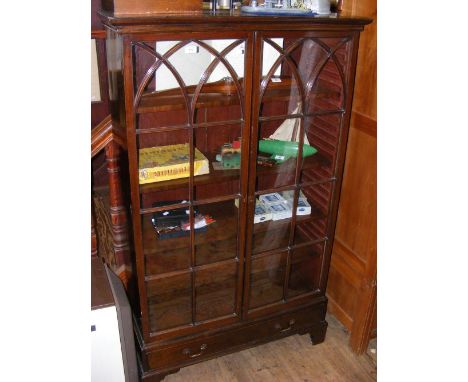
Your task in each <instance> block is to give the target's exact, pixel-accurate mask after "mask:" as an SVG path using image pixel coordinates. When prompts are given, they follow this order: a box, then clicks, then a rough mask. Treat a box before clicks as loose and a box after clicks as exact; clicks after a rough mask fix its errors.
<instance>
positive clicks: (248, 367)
mask: <svg viewBox="0 0 468 382" xmlns="http://www.w3.org/2000/svg"><path fill="white" fill-rule="evenodd" d="M327 321H328V324H329V325H328V331H327V337H326V339H325V342H323V343H321V344H319V345H316V346H312V343H311V342H310V338H309V336H308V335H305V336H299V335H295V336H291V337H287V338H284V339H282V340H278V341H274V342H270V343H268V344H265V345H261V346H257V347H255V348H252V349H247V350H243V351H241V352H238V353H234V354H229V355H226V356H224V357H220V358H216V359H213V360H211V361H206V362H202V363H199V364H196V365H192V366H189V367H185V368H182V369H180V371H179V372H178V373H176V374H172V375H170V376H167V377H166V378H165V379H164V382H187V381H194V382H195V381H203V382H260V381H261V382H269V381H288V382H315V381H319V382H322V381H330V382H367V381H376V380H377V379H376V374H377V368H376V364H375V363H374V361H373V360H372V358H371V357H369V356H368V355H367V354H364V355H361V356H357V355H355V354H354V353H353V352H352V351H351V349H350V348H349V346H348V339H349V335H348V333H347V331H346V329H345V328H344V326H342V325H341V324H340V323H339V321H338V320H337V319H336V318H335V317H334V316H332V315H327Z"/></svg>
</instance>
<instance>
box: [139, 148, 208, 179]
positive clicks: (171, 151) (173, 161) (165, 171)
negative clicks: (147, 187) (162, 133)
mask: <svg viewBox="0 0 468 382" xmlns="http://www.w3.org/2000/svg"><path fill="white" fill-rule="evenodd" d="M194 155H195V160H194V165H193V170H194V175H195V176H196V175H204V174H209V173H210V165H209V162H208V159H207V158H206V157H205V156H204V155H203V154H202V153H201V151H200V150H198V149H197V148H195V150H194ZM138 163H139V164H138V173H139V174H138V175H139V181H140V184H146V183H153V182H163V181H165V180H172V179H179V178H188V177H189V176H190V164H189V145H188V143H185V144H184V143H183V144H180V145H169V146H159V147H149V148H146V149H140V150H139V161H138Z"/></svg>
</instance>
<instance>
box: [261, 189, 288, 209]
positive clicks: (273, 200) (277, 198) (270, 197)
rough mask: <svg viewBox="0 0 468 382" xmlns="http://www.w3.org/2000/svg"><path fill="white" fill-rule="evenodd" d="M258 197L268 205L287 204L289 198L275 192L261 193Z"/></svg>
mask: <svg viewBox="0 0 468 382" xmlns="http://www.w3.org/2000/svg"><path fill="white" fill-rule="evenodd" d="M258 199H259V200H260V201H261V202H262V203H264V204H265V205H266V206H267V207H270V206H271V205H273V204H278V203H281V204H287V200H286V199H285V198H283V197H282V196H281V195H280V194H279V193H277V192H273V193H271V194H265V195H260V196H259V197H258Z"/></svg>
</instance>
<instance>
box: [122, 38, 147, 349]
mask: <svg viewBox="0 0 468 382" xmlns="http://www.w3.org/2000/svg"><path fill="white" fill-rule="evenodd" d="M123 72H124V73H123V81H124V89H125V109H126V110H127V112H126V125H127V126H126V130H127V146H128V161H129V171H130V194H131V201H132V209H131V211H132V221H133V229H134V241H135V252H136V267H137V273H138V275H144V273H145V265H144V259H143V243H142V229H141V219H140V193H139V182H138V159H137V153H138V147H137V141H136V134H135V130H136V128H135V111H134V107H133V97H134V94H133V89H134V84H133V41H131V40H130V38H128V37H126V38H124V45H123ZM137 279H138V292H139V297H140V318H141V325H142V329H143V338H144V339H145V341H147V340H149V338H150V330H149V322H148V314H147V310H148V304H147V298H146V285H145V280H144V277H138V278H137Z"/></svg>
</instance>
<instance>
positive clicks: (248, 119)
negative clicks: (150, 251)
mask: <svg viewBox="0 0 468 382" xmlns="http://www.w3.org/2000/svg"><path fill="white" fill-rule="evenodd" d="M254 49H255V34H254V33H252V32H249V34H248V36H247V38H246V42H245V61H244V65H245V71H244V73H245V76H244V97H245V99H244V121H243V123H244V126H243V132H242V147H243V155H242V158H241V161H242V164H241V168H242V172H241V209H240V215H239V223H240V224H239V227H240V228H239V232H238V248H239V252H238V260H239V263H238V271H239V277H238V281H237V292H236V314H237V316H238V317H242V316H243V300H244V293H243V291H244V285H245V280H244V278H245V275H246V274H248V273H247V272H246V270H245V267H246V261H245V259H246V248H247V245H246V242H247V241H248V240H247V239H246V238H247V237H249V234H248V220H247V216H248V211H249V204H248V201H249V195H248V192H249V172H250V169H249V163H250V150H251V146H252V144H251V143H252V141H253V140H252V138H251V125H252V89H253V85H252V83H253V73H252V71H251V70H248V68H252V67H254V65H255V63H254V60H255V57H254Z"/></svg>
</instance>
